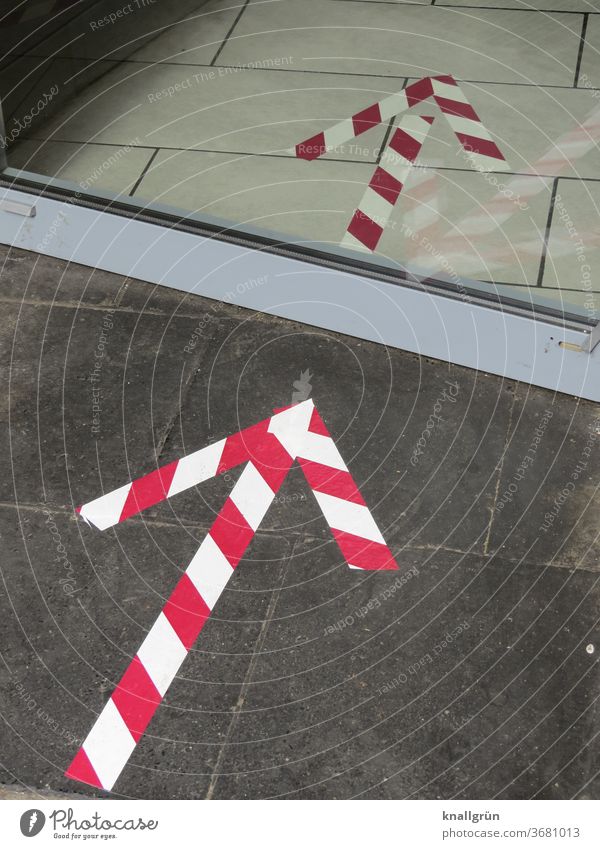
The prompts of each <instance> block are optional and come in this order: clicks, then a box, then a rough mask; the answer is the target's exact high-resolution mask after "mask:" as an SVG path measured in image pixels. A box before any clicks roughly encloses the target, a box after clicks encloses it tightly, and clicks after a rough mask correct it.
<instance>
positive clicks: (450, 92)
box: [431, 79, 471, 106]
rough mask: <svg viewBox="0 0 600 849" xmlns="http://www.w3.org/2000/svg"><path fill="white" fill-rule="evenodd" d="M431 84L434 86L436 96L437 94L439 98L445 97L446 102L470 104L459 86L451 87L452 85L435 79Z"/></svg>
mask: <svg viewBox="0 0 600 849" xmlns="http://www.w3.org/2000/svg"><path fill="white" fill-rule="evenodd" d="M431 82H432V84H433V93H434V95H435V94H437V95H438V96H439V97H445V98H446V100H457V101H458V102H459V103H469V101H468V100H467V98H466V96H465V94H464V92H463V90H462V89H460V88H459V87H458V86H457V85H451V83H444V82H441V80H434V79H432V80H431ZM470 105H471V104H470V103H469V106H470Z"/></svg>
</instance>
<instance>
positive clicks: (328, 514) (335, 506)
mask: <svg viewBox="0 0 600 849" xmlns="http://www.w3.org/2000/svg"><path fill="white" fill-rule="evenodd" d="M313 492H314V496H315V498H316V499H317V501H318V502H319V507H320V508H321V510H322V511H323V515H324V516H325V518H326V520H327V522H328V524H329V526H330V527H332V528H335V530H336V531H345V532H346V533H348V534H354V536H357V537H362V538H363V539H369V540H371V541H372V542H380V543H382V544H383V545H385V540H384V538H383V537H382V536H381V531H380V530H379V528H378V527H377V525H376V524H375V520H374V519H373V517H372V516H371V513H370V511H369V508H368V507H365V506H364V505H363V504H354V503H353V502H352V501H345V500H344V499H343V498H337V496H335V495H327V494H325V493H324V492H316V491H315V490H313Z"/></svg>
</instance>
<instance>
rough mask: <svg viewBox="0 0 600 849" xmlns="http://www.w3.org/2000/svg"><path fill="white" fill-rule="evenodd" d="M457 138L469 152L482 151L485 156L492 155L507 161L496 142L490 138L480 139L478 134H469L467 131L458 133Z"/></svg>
mask: <svg viewBox="0 0 600 849" xmlns="http://www.w3.org/2000/svg"><path fill="white" fill-rule="evenodd" d="M456 138H457V139H458V140H459V142H460V143H461V144H462V146H463V147H464V148H465V150H467V151H469V152H472V153H482V154H483V155H484V156H492V157H493V158H494V159H501V160H502V161H503V162H504V161H505V160H504V157H503V156H502V154H501V153H500V150H499V148H498V146H497V145H496V143H495V142H493V141H489V139H478V138H476V136H468V135H466V134H465V133H456Z"/></svg>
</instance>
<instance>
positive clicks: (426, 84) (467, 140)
mask: <svg viewBox="0 0 600 849" xmlns="http://www.w3.org/2000/svg"><path fill="white" fill-rule="evenodd" d="M430 98H432V99H433V100H434V101H435V102H436V103H437V105H438V106H439V108H440V110H441V111H442V113H443V115H444V116H445V117H446V119H447V121H448V123H449V124H450V127H451V129H452V130H453V132H454V134H455V136H456V138H457V139H458V140H459V142H460V144H461V145H462V147H463V148H464V149H465V151H466V152H467V155H468V157H469V159H470V160H471V162H472V163H473V165H474V166H475V167H476V168H477V169H478V170H479V171H506V170H508V163H507V162H506V160H505V158H504V156H503V155H502V152H501V151H500V148H499V147H498V146H497V144H496V143H495V142H494V141H493V139H492V137H491V136H490V134H489V133H488V131H487V130H486V128H485V127H484V125H483V124H482V122H481V120H480V118H479V116H478V115H477V113H476V112H475V110H474V109H473V107H472V106H471V104H470V103H469V101H468V100H467V98H466V96H465V94H464V92H463V91H462V89H461V88H460V87H459V85H458V84H457V82H456V80H455V79H454V78H453V77H452V76H450V75H443V76H438V77H423V79H421V80H418V81H417V82H415V83H412V84H411V85H409V86H407V87H406V88H404V89H402V91H399V92H396V93H395V94H392V95H389V96H388V97H385V98H384V99H383V100H380V101H378V102H377V103H374V104H372V105H371V106H369V107H367V108H366V109H363V110H362V111H361V112H357V113H356V114H355V115H353V116H352V117H351V118H347V119H346V120H344V121H340V122H339V123H337V124H335V125H334V126H333V127H330V128H329V129H327V130H323V131H322V132H320V133H317V135H315V136H312V137H311V138H309V139H306V140H305V141H303V142H300V143H299V144H297V145H296V147H295V149H294V153H295V155H296V156H297V157H298V158H299V159H307V160H309V161H310V160H313V159H318V158H319V157H320V156H323V155H324V154H325V153H328V152H329V151H330V150H333V149H334V148H336V147H338V146H339V145H342V144H345V142H347V141H350V140H351V139H353V138H355V137H356V136H358V135H360V134H361V133H364V132H366V131H367V130H370V129H371V128H372V127H375V126H377V125H378V124H381V123H382V122H384V121H388V120H390V119H391V118H395V117H397V116H398V115H401V114H402V113H403V112H405V111H407V110H409V109H412V108H413V106H417V105H418V104H420V103H423V102H424V101H426V100H429V99H430ZM432 122H433V118H431V117H428V116H422V115H411V116H405V117H404V118H402V119H401V120H400V123H399V126H398V127H397V129H396V130H395V132H394V134H393V135H392V137H391V139H390V141H389V142H388V143H387V145H386V147H385V149H384V151H383V155H382V157H381V160H380V162H379V165H378V166H377V168H376V169H375V172H374V174H373V176H372V178H371V182H370V183H369V186H368V188H367V190H366V192H365V194H364V196H363V199H362V200H361V202H360V204H359V206H358V207H357V209H355V211H354V213H353V215H352V218H351V219H350V223H349V224H348V227H347V230H346V233H345V235H344V237H343V239H342V241H341V243H340V244H341V245H342V247H346V248H351V249H354V250H362V251H364V250H366V251H369V252H373V251H375V249H376V247H377V245H378V243H379V240H380V238H381V236H382V234H383V230H384V228H385V226H386V224H387V222H388V220H389V217H390V214H391V211H392V209H393V207H394V205H395V203H396V201H397V200H398V196H399V195H400V192H401V191H402V189H403V187H404V185H405V184H406V180H407V178H408V176H409V174H410V173H411V168H412V166H413V165H414V163H415V161H416V158H417V156H418V154H419V153H420V151H421V148H422V146H423V142H424V141H425V138H426V137H427V133H428V131H429V129H430V125H431V123H432Z"/></svg>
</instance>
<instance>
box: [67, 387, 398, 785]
mask: <svg viewBox="0 0 600 849" xmlns="http://www.w3.org/2000/svg"><path fill="white" fill-rule="evenodd" d="M294 460H298V462H299V463H300V465H301V467H302V469H303V471H304V474H305V476H306V479H307V481H308V484H309V486H310V487H311V489H312V491H313V493H314V495H315V498H316V499H317V502H318V504H319V506H320V508H321V510H322V512H323V515H324V517H325V519H326V521H327V522H328V524H329V526H330V528H331V530H332V532H333V535H334V537H335V539H336V541H337V544H338V546H339V548H340V550H341V552H342V554H343V555H344V557H345V559H346V561H347V563H348V565H349V566H350V567H351V568H354V569H397V568H398V566H397V564H396V562H395V560H394V557H393V555H392V553H391V552H390V550H389V548H388V547H387V546H386V544H385V541H384V539H383V537H382V535H381V532H380V530H379V528H378V527H377V524H376V523H375V520H374V519H373V516H372V515H371V513H370V511H369V509H368V508H367V506H366V504H365V502H364V500H363V498H362V496H361V494H360V492H359V490H358V488H357V486H356V484H355V483H354V480H353V479H352V476H351V475H350V472H349V471H348V469H347V467H346V465H345V463H344V461H343V459H342V457H341V455H340V453H339V451H338V449H337V447H336V445H335V443H334V441H333V439H332V438H331V436H330V435H329V432H328V430H327V428H326V426H325V424H324V422H323V420H322V419H321V417H320V415H319V414H318V412H317V410H316V408H315V407H314V404H313V402H312V401H311V400H308V401H304V402H303V403H301V404H298V405H296V406H294V407H290V408H288V409H286V410H283V411H281V412H279V413H276V414H275V415H273V416H272V417H271V418H269V419H265V421H263V422H261V423H260V424H257V425H254V426H253V427H250V428H247V429H246V430H243V431H240V432H239V433H237V434H235V435H233V436H229V437H227V439H223V440H221V441H220V442H217V443H215V444H214V445H210V446H208V447H207V448H203V449H201V450H200V451H196V452H195V453H194V454H190V455H188V456H187V457H183V458H182V459H181V460H178V461H175V462H174V463H170V464H169V465H167V466H163V467H162V468H160V469H157V470H156V471H154V472H151V473H150V474H149V475H145V476H144V477H142V478H139V479H138V480H136V481H133V482H132V483H129V484H127V485H126V486H124V487H121V488H120V489H117V490H115V491H114V492H111V493H108V494H107V495H104V496H102V497H101V498H98V499H96V500H95V501H91V502H89V503H88V504H85V505H83V507H81V508H80V510H79V513H80V515H81V516H82V517H83V518H84V519H86V521H88V522H90V523H92V524H93V525H95V526H96V527H98V528H100V529H102V530H103V529H105V528H108V527H111V526H112V525H115V524H118V523H119V522H123V521H125V520H126V519H127V518H129V516H132V515H134V514H135V513H138V512H139V511H140V510H144V509H146V508H148V507H150V506H152V505H153V504H157V503H158V502H160V501H162V500H164V499H165V498H170V497H171V496H173V495H176V494H177V493H179V492H182V491H183V490H185V489H188V488H189V487H191V486H195V485H196V484H198V483H201V482H202V481H205V480H207V479H208V478H210V477H212V476H214V475H216V474H220V473H222V472H225V471H226V470H227V469H231V468H233V467H234V466H237V465H239V464H240V463H246V464H247V465H246V467H245V469H244V470H243V472H242V474H241V476H240V478H239V479H238V481H237V483H236V484H235V486H234V488H233V490H232V491H231V495H230V496H229V498H228V499H227V501H226V502H225V504H224V506H223V508H222V510H221V511H220V512H219V514H218V516H217V518H216V520H215V522H214V523H213V525H212V527H211V529H210V531H209V533H208V535H207V536H206V537H205V539H204V540H203V542H202V544H201V546H200V548H199V549H198V552H197V553H196V555H195V556H194V558H193V559H192V561H191V563H190V564H189V566H188V567H187V569H186V571H185V572H184V573H183V575H182V577H181V578H180V579H179V581H178V583H177V586H176V587H175V589H174V590H173V592H172V593H171V596H170V597H169V599H168V601H167V603H166V605H165V606H164V608H163V610H162V612H161V613H160V615H159V617H158V619H157V620H156V622H155V623H154V625H153V626H152V628H151V629H150V631H149V632H148V635H147V637H146V639H145V640H144V642H143V643H142V645H141V647H140V649H139V651H138V653H137V654H136V656H135V657H134V659H133V661H132V662H131V664H130V665H129V666H128V668H127V669H126V671H125V674H124V675H123V677H122V679H121V681H120V682H119V684H118V685H117V688H116V690H115V691H114V693H113V694H112V696H111V698H110V700H109V701H108V703H107V704H106V706H105V707H104V709H103V710H102V712H101V713H100V715H99V717H98V719H97V720H96V722H95V724H94V726H93V728H92V730H91V731H90V733H89V734H88V736H87V738H86V739H85V741H84V743H83V745H82V747H81V749H80V750H79V751H78V753H77V755H76V756H75V758H74V760H73V762H72V763H71V765H70V767H69V768H68V770H67V771H66V773H65V774H66V775H67V776H68V777H70V778H73V779H75V780H77V781H83V782H86V783H87V784H92V785H94V786H96V787H101V788H104V789H105V790H110V789H111V788H112V787H113V785H114V783H115V781H116V780H117V778H118V777H119V775H120V773H121V771H122V770H123V768H124V767H125V765H126V763H127V761H128V759H129V757H130V756H131V754H132V752H133V751H134V749H135V746H136V744H137V743H138V742H139V740H140V738H141V736H142V735H143V733H144V731H145V729H146V727H147V725H148V723H149V722H150V720H151V718H152V716H153V714H154V712H155V711H156V709H157V707H158V706H159V704H160V702H161V700H162V699H163V697H164V695H165V693H166V692H167V689H168V687H169V685H170V684H171V682H172V681H173V679H174V678H175V676H176V675H177V672H178V670H179V667H180V666H181V664H182V663H183V661H184V660H185V658H186V656H187V653H188V651H189V650H190V648H191V647H192V645H193V644H194V642H195V641H196V638H197V637H198V635H199V633H200V631H201V630H202V628H203V627H204V625H205V623H206V621H207V620H208V618H209V616H210V613H211V611H212V609H213V608H214V606H215V604H216V602H217V600H218V598H219V596H220V595H221V593H222V592H223V590H224V589H225V586H226V585H227V582H228V581H229V579H230V578H231V576H232V574H233V571H234V569H235V568H236V566H237V565H238V563H239V562H240V560H241V558H242V556H243V555H244V552H245V551H246V549H247V547H248V546H249V544H250V542H251V540H252V538H253V536H254V533H255V531H256V530H257V528H258V527H259V525H260V523H261V521H262V519H263V517H264V515H265V513H266V512H267V510H268V508H269V505H270V504H271V503H272V501H273V498H274V496H275V494H276V493H277V491H278V490H279V488H280V486H281V484H282V483H283V480H284V479H285V477H286V475H287V473H288V471H289V469H290V467H291V465H292V463H293V462H294Z"/></svg>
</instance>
